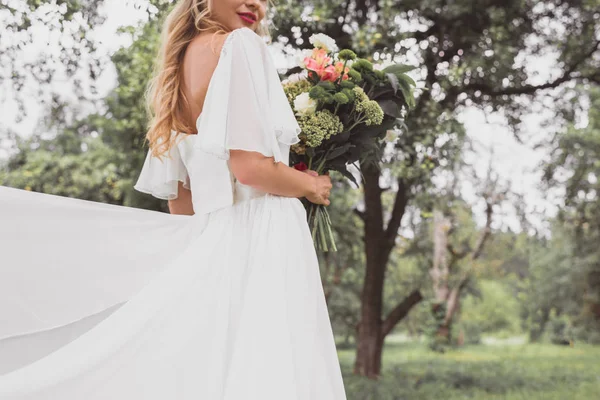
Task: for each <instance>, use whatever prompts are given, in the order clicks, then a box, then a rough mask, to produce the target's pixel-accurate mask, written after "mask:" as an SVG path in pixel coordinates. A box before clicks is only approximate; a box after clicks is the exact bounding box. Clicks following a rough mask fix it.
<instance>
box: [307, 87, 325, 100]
mask: <svg viewBox="0 0 600 400" xmlns="http://www.w3.org/2000/svg"><path fill="white" fill-rule="evenodd" d="M326 94H327V92H326V91H325V89H323V87H322V86H318V85H317V86H313V87H312V88H311V89H310V91H309V92H308V97H310V98H311V99H315V100H317V99H321V98H323V96H325V95H326Z"/></svg>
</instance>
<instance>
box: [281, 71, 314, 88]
mask: <svg viewBox="0 0 600 400" xmlns="http://www.w3.org/2000/svg"><path fill="white" fill-rule="evenodd" d="M307 78H308V71H307V70H303V71H302V72H298V73H295V74H291V75H290V76H288V77H287V78H286V79H284V80H283V81H281V83H282V84H284V85H287V84H288V83H295V82H299V81H303V80H306V79H307Z"/></svg>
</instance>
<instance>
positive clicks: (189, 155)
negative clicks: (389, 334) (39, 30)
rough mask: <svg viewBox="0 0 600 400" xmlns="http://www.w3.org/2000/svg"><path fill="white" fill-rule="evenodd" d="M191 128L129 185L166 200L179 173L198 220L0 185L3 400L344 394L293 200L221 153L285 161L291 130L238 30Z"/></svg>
mask: <svg viewBox="0 0 600 400" xmlns="http://www.w3.org/2000/svg"><path fill="white" fill-rule="evenodd" d="M197 128H198V135H187V134H182V135H175V134H173V137H174V138H175V137H176V138H177V139H181V138H183V139H182V140H180V141H178V143H177V144H176V145H175V146H174V147H172V149H171V152H170V156H171V158H170V159H164V161H163V162H161V161H160V160H159V159H157V158H154V157H152V156H151V154H150V152H148V155H147V158H146V161H145V164H144V166H143V169H142V171H141V173H140V176H139V178H138V181H137V183H136V185H135V189H137V190H138V191H142V192H145V193H150V194H152V195H154V196H156V197H159V198H163V199H172V198H175V197H176V196H177V184H178V181H181V182H183V183H184V184H185V186H186V187H187V188H190V189H191V191H192V197H193V206H194V211H195V215H194V216H184V215H169V214H165V213H160V212H155V211H149V210H142V209H136V208H132V207H125V206H117V205H107V204H101V203H95V202H90V201H84V200H78V199H72V198H67V197H60V196H54V195H49V194H41V193H34V192H28V191H25V190H20V189H13V188H7V187H0V399H2V400H17V399H19V400H21V399H28V400H32V399H35V400H41V399H44V400H46V399H47V400H50V399H52V400H54V399H56V400H95V399H103V400H120V399H123V400H159V399H160V400H166V399H169V400H343V399H346V395H345V391H344V386H343V381H342V375H341V371H340V365H339V361H338V357H337V353H336V348H335V342H334V337H333V332H332V329H331V323H330V320H329V315H328V311H327V306H326V303H325V297H324V293H323V287H322V284H321V279H320V274H319V268H318V261H317V257H316V253H315V249H314V246H313V243H312V239H311V235H310V232H309V229H308V226H307V223H306V213H305V210H304V208H303V206H302V204H301V202H300V201H299V200H298V199H296V198H286V197H280V196H276V195H272V194H268V193H264V192H260V191H258V190H256V189H254V188H252V187H249V186H244V185H242V184H240V183H239V182H237V181H236V180H235V179H234V178H233V176H232V174H231V173H230V171H229V168H228V164H227V160H228V156H229V149H242V150H248V151H257V152H260V153H262V154H264V155H265V156H268V157H274V159H275V160H276V161H278V162H283V163H286V164H287V163H288V162H289V160H288V157H289V146H290V145H291V144H293V143H295V142H297V141H298V138H297V134H298V133H299V127H298V124H297V122H296V120H295V118H294V115H293V112H292V109H291V107H290V106H289V103H288V102H287V99H286V97H285V94H284V92H283V89H282V86H281V83H280V82H279V79H278V75H277V72H276V69H275V67H274V65H273V61H272V59H271V58H270V56H269V53H268V49H267V47H266V45H265V44H264V42H263V41H262V39H261V38H260V37H259V36H258V35H257V34H256V33H254V32H253V31H252V30H250V29H249V28H241V29H236V30H234V31H233V32H231V33H230V34H229V35H228V37H227V39H226V41H225V44H224V46H223V49H222V51H221V54H220V59H219V62H218V65H217V67H216V69H215V71H214V74H213V76H212V78H211V81H210V85H209V88H208V92H207V98H206V101H205V106H204V109H203V112H202V114H201V116H200V117H199V118H198V121H197Z"/></svg>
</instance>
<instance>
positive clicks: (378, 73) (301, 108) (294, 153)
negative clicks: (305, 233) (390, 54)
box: [282, 34, 416, 251]
mask: <svg viewBox="0 0 600 400" xmlns="http://www.w3.org/2000/svg"><path fill="white" fill-rule="evenodd" d="M309 40H310V43H311V44H312V45H313V46H314V47H313V48H312V49H308V50H303V52H302V55H301V60H300V62H299V64H300V68H301V72H299V73H295V74H293V75H290V76H289V77H288V78H287V79H286V80H284V81H283V82H282V83H283V88H284V91H285V93H286V95H287V98H288V101H289V102H290V105H291V106H292V109H293V110H294V113H295V115H296V116H297V120H298V124H299V125H300V128H301V129H302V132H301V133H300V135H299V138H300V142H299V143H298V144H295V145H293V146H292V147H291V152H290V163H291V164H292V165H294V167H295V168H296V169H299V170H305V169H312V170H315V171H316V172H317V173H319V174H324V173H327V172H328V171H338V172H340V173H341V174H342V175H344V176H345V177H347V178H348V179H350V180H351V181H352V182H354V184H355V185H356V186H358V183H357V182H356V179H355V177H354V175H352V173H351V172H350V171H348V165H350V164H354V163H356V161H358V160H361V161H366V160H370V159H371V160H375V161H377V160H379V159H380V158H381V151H382V149H383V145H384V140H382V139H384V138H385V137H386V133H388V131H389V130H390V129H391V128H394V127H396V126H398V125H400V124H402V110H403V109H410V108H412V107H414V102H415V101H414V96H413V87H414V86H416V84H415V82H414V80H412V79H411V78H410V77H409V76H408V75H406V74H405V73H406V72H408V71H410V70H412V69H413V68H414V67H411V66H405V65H400V64H392V65H389V66H387V67H386V68H382V69H377V68H374V66H373V64H372V63H371V62H369V61H368V60H366V59H363V58H358V57H357V56H356V54H355V53H354V52H353V51H352V50H349V49H343V50H341V51H339V52H338V49H337V45H336V43H335V41H334V40H333V39H332V38H331V37H329V36H327V35H324V34H314V35H312V36H311V37H310V39H309ZM305 207H307V214H308V223H309V226H310V228H311V232H312V235H313V240H314V241H315V243H316V245H317V248H320V249H322V250H324V251H328V250H329V249H332V250H333V251H337V248H336V245H335V240H334V237H333V232H332V229H331V225H332V223H331V219H330V218H329V213H328V212H327V209H326V207H324V206H322V205H316V204H313V203H309V202H305Z"/></svg>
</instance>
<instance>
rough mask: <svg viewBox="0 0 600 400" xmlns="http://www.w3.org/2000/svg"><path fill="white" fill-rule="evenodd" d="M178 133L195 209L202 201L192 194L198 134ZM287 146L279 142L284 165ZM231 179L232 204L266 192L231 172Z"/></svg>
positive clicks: (287, 158) (174, 134) (286, 161)
mask: <svg viewBox="0 0 600 400" xmlns="http://www.w3.org/2000/svg"><path fill="white" fill-rule="evenodd" d="M172 135H173V136H176V133H175V132H173V133H172ZM179 135H181V136H182V138H181V139H179V138H178V142H177V144H176V146H177V147H178V150H179V154H180V155H181V159H182V161H183V164H184V165H185V168H186V170H187V171H188V182H189V186H190V190H191V191H192V203H193V204H194V209H197V208H199V205H196V203H197V202H200V201H202V200H201V199H200V196H199V195H194V181H195V179H196V176H197V173H196V172H197V169H198V163H195V159H194V157H195V155H196V154H198V150H197V149H195V148H194V140H197V139H198V135H190V134H185V133H182V134H179ZM289 147H290V146H289V145H286V144H283V143H281V144H280V149H281V154H282V160H281V162H283V163H285V164H286V165H287V164H288V163H289ZM197 179H201V174H198V176H197ZM231 179H232V181H233V199H234V201H233V202H234V204H235V203H239V202H241V201H245V200H250V199H253V198H257V197H262V196H264V195H266V194H267V193H266V192H263V191H261V190H258V189H256V188H254V187H252V186H248V185H244V184H242V183H240V182H239V181H238V180H237V179H235V176H234V175H233V174H231Z"/></svg>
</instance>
